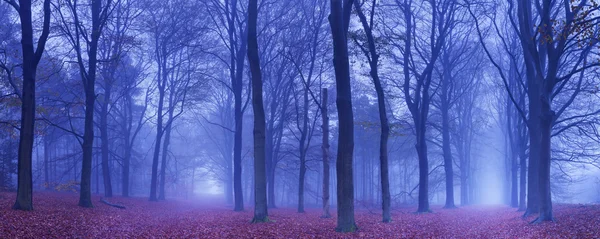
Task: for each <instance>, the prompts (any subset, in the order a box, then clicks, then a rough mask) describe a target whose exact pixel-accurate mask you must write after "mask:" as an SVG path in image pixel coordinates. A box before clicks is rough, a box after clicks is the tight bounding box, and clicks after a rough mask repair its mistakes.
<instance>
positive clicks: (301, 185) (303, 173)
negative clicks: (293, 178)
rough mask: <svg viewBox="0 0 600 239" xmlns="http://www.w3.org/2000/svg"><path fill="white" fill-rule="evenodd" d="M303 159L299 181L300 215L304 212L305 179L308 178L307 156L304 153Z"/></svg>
mask: <svg viewBox="0 0 600 239" xmlns="http://www.w3.org/2000/svg"><path fill="white" fill-rule="evenodd" d="M300 157H301V158H302V157H304V159H301V160H300V174H299V177H298V178H299V180H298V212H299V213H303V212H304V180H305V179H304V178H305V177H306V155H304V153H302V155H301V156H300Z"/></svg>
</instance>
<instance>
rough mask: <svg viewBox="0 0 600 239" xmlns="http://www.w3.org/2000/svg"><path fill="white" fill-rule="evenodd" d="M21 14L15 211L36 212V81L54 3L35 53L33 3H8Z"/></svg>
mask: <svg viewBox="0 0 600 239" xmlns="http://www.w3.org/2000/svg"><path fill="white" fill-rule="evenodd" d="M5 2H7V3H8V4H10V5H11V6H13V8H14V9H15V10H16V11H17V12H18V13H19V19H20V21H21V47H22V54H23V65H22V69H23V90H22V91H21V94H20V95H21V128H20V134H19V152H18V166H17V167H18V169H17V170H18V171H17V172H18V174H17V175H18V181H17V199H16V201H15V204H14V205H13V209H17V210H25V211H29V210H33V178H32V157H33V141H34V127H35V78H36V71H37V66H38V64H39V62H40V59H41V58H42V55H43V53H44V49H45V47H46V41H47V40H48V35H49V34H50V0H44V7H43V12H44V23H43V27H42V34H41V35H40V38H39V39H38V42H37V47H36V48H35V50H34V43H33V34H34V32H33V20H32V11H31V8H32V6H31V5H32V3H31V0H19V3H16V2H15V1H14V0H5Z"/></svg>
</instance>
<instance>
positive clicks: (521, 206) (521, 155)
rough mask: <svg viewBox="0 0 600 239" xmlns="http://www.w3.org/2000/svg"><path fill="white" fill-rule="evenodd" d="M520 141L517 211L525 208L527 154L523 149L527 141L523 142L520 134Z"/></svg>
mask: <svg viewBox="0 0 600 239" xmlns="http://www.w3.org/2000/svg"><path fill="white" fill-rule="evenodd" d="M520 127H523V125H521V126H520ZM520 142H521V143H520V145H521V146H520V147H519V164H520V168H519V169H520V175H519V184H520V187H519V211H525V210H526V209H527V204H526V201H525V199H526V192H527V155H526V151H525V150H526V145H527V142H526V141H525V142H524V140H523V138H522V135H521V138H520Z"/></svg>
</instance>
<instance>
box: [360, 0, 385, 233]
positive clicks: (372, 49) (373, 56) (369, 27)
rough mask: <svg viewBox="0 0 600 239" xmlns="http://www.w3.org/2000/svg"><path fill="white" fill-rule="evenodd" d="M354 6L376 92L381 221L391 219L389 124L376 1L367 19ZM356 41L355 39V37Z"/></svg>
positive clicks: (374, 0)
mask: <svg viewBox="0 0 600 239" xmlns="http://www.w3.org/2000/svg"><path fill="white" fill-rule="evenodd" d="M354 6H355V9H356V13H357V15H358V17H359V19H360V23H361V24H362V27H363V30H364V32H365V35H366V41H367V43H366V45H367V46H366V47H365V46H363V45H362V44H361V43H359V42H358V41H357V45H358V46H359V47H360V48H361V50H362V52H363V53H364V54H365V56H366V58H367V60H368V63H369V67H370V68H371V71H370V75H371V78H372V80H373V85H374V86H375V91H376V92H377V105H378V107H379V123H380V124H381V136H380V137H381V138H380V141H379V164H380V167H379V168H380V170H381V173H380V174H381V192H382V202H383V203H382V208H383V215H382V216H383V222H390V221H392V218H391V214H390V204H391V202H390V201H391V196H390V180H389V169H388V147H387V146H388V139H389V135H390V125H389V122H388V117H387V111H386V105H385V103H386V101H385V93H384V91H383V86H382V85H381V80H380V78H379V53H378V52H377V46H376V42H375V37H374V36H373V28H374V27H375V26H374V22H373V19H374V17H375V8H376V6H377V1H376V0H373V1H372V3H371V15H370V17H369V20H367V17H366V16H365V14H364V13H363V11H362V9H361V3H359V2H358V1H355V2H354ZM355 41H356V39H355Z"/></svg>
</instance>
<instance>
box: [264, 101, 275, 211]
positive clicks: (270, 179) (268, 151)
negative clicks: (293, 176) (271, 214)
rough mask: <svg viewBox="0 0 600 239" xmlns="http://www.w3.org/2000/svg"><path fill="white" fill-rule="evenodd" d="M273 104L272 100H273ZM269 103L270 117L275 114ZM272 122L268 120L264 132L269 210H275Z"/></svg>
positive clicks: (273, 107)
mask: <svg viewBox="0 0 600 239" xmlns="http://www.w3.org/2000/svg"><path fill="white" fill-rule="evenodd" d="M273 102H274V100H273ZM273 102H271V117H273V115H274V114H275V113H274V111H275V106H273V105H274V103H273ZM273 124H274V122H273V120H270V122H269V123H268V126H267V130H266V139H265V160H266V169H267V204H268V207H269V208H275V167H274V166H273V163H274V162H273V161H274V160H273V131H274V129H273Z"/></svg>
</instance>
